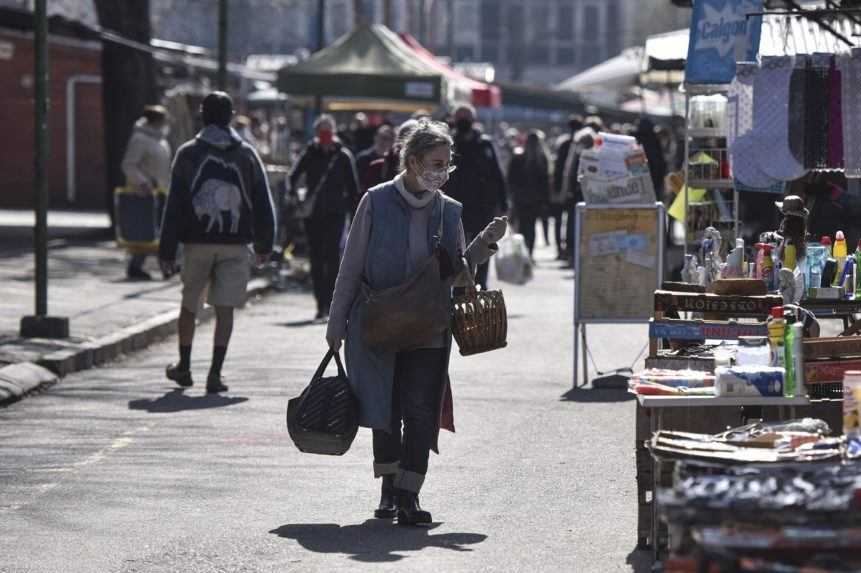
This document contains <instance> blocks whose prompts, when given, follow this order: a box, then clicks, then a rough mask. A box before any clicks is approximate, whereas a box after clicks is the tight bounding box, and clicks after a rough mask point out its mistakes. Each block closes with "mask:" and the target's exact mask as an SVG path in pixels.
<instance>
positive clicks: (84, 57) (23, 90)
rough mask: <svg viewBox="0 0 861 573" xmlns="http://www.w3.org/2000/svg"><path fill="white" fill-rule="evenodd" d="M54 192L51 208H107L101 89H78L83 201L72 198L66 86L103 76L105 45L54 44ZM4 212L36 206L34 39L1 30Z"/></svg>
mask: <svg viewBox="0 0 861 573" xmlns="http://www.w3.org/2000/svg"><path fill="white" fill-rule="evenodd" d="M49 63H50V103H49V133H50V142H51V145H50V150H51V151H50V153H51V156H50V160H49V187H50V194H51V207H52V208H64V207H74V208H79V209H101V208H103V206H104V205H105V198H104V197H105V158H104V148H103V141H104V139H103V116H102V99H101V86H100V85H98V84H96V85H92V84H78V86H77V89H76V106H75V107H76V110H75V125H76V138H75V139H76V153H75V155H76V157H75V165H76V174H77V175H76V178H75V179H76V183H77V198H76V201H75V202H74V203H69V201H68V200H67V197H66V191H67V189H66V187H67V186H66V165H67V157H66V109H67V105H66V84H67V82H68V80H69V79H70V78H72V77H74V76H76V75H81V74H87V75H95V76H101V50H100V47H99V44H97V43H93V42H82V41H79V40H68V39H65V38H52V39H51V42H50V47H49ZM0 77H2V78H3V81H2V82H0V110H2V112H0V115H2V116H3V118H4V120H3V122H2V125H3V129H4V131H5V133H4V134H3V137H0V208H22V207H23V208H30V207H32V205H33V160H34V155H33V145H34V140H33V129H34V127H33V122H34V113H35V111H34V105H33V97H34V89H33V42H32V39H31V37H29V36H27V35H25V34H22V33H20V32H15V31H7V30H3V29H0Z"/></svg>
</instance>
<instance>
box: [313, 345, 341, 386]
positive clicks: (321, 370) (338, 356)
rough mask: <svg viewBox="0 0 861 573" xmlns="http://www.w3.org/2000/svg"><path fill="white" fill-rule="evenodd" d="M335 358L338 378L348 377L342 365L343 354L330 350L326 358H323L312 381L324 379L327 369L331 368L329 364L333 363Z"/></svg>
mask: <svg viewBox="0 0 861 573" xmlns="http://www.w3.org/2000/svg"><path fill="white" fill-rule="evenodd" d="M333 357H334V358H335V364H337V365H338V376H340V377H341V378H346V377H347V373H346V372H344V365H343V364H342V363H341V353H340V352H335V351H334V350H332V349H331V348H330V349H329V351H328V352H327V353H326V356H324V357H323V361H322V362H321V363H320V366H319V367H318V368H317V371H316V372H314V378H312V380H319V379H320V378H322V377H323V374H324V373H325V372H326V368H327V367H328V366H329V362H331V361H332V358H333Z"/></svg>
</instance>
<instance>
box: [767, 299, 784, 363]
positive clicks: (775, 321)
mask: <svg viewBox="0 0 861 573" xmlns="http://www.w3.org/2000/svg"><path fill="white" fill-rule="evenodd" d="M785 335H786V320H785V319H784V318H783V307H782V306H775V307H773V308H772V309H771V316H770V317H769V319H768V345H769V350H770V351H771V352H770V353H771V360H770V361H769V362H770V363H771V366H780V367H783V366H785V360H786V356H784V352H783V345H784V340H783V338H784V336H785Z"/></svg>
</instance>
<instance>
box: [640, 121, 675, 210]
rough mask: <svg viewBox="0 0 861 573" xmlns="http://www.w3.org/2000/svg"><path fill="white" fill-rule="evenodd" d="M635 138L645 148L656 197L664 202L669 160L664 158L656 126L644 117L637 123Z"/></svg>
mask: <svg viewBox="0 0 861 573" xmlns="http://www.w3.org/2000/svg"><path fill="white" fill-rule="evenodd" d="M632 135H633V136H634V137H636V138H637V142H638V143H639V144H640V145H642V146H643V151H644V152H645V153H646V160H647V161H648V162H649V174H650V175H651V178H652V185H653V186H654V187H655V197H657V199H658V201H663V200H664V177H666V176H667V160H666V157H665V156H664V147H663V146H662V145H661V141H660V139H659V138H658V133H657V132H656V131H655V124H654V123H652V120H650V119H649V118H647V117H642V118H640V120H639V121H638V122H637V127H636V129H635V130H634V132H633V134H632Z"/></svg>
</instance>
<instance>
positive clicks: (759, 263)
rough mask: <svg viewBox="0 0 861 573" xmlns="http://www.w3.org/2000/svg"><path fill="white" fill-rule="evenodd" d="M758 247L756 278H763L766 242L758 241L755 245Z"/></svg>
mask: <svg viewBox="0 0 861 573" xmlns="http://www.w3.org/2000/svg"><path fill="white" fill-rule="evenodd" d="M754 247H755V248H756V260H755V262H754V268H755V269H756V270H755V271H754V275H753V276H754V278H757V279H761V278H763V276H762V265H763V263H764V262H765V243H756V244H755V245H754Z"/></svg>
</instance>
